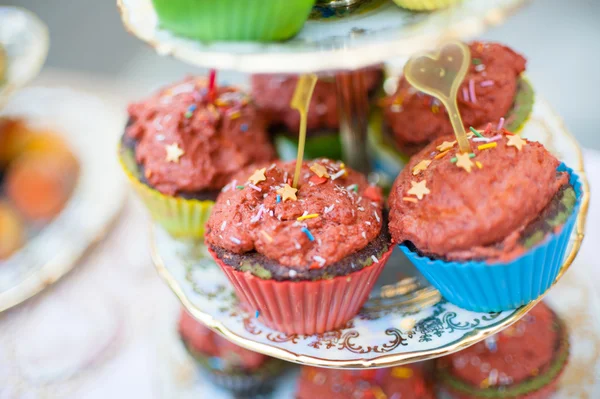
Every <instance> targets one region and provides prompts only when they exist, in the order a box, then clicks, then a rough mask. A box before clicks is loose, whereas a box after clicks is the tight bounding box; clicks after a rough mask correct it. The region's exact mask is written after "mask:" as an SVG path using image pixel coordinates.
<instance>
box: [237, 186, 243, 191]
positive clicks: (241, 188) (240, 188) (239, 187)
mask: <svg viewBox="0 0 600 399" xmlns="http://www.w3.org/2000/svg"><path fill="white" fill-rule="evenodd" d="M235 188H237V189H238V190H243V189H244V186H235Z"/></svg>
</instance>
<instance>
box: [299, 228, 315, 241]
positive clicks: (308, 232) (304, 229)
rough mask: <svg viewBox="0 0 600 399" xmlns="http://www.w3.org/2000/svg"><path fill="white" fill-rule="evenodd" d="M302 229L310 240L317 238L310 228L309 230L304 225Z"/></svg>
mask: <svg viewBox="0 0 600 399" xmlns="http://www.w3.org/2000/svg"><path fill="white" fill-rule="evenodd" d="M300 230H301V231H302V232H303V233H304V234H306V236H307V237H308V239H309V240H310V241H314V240H315V237H314V236H313V235H312V233H311V232H310V230H309V229H308V228H306V227H302V228H301V229H300Z"/></svg>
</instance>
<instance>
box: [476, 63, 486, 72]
mask: <svg viewBox="0 0 600 399" xmlns="http://www.w3.org/2000/svg"><path fill="white" fill-rule="evenodd" d="M475 70H476V71H477V72H483V71H485V65H483V64H479V65H476V66H475Z"/></svg>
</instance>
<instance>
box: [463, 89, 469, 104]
mask: <svg viewBox="0 0 600 399" xmlns="http://www.w3.org/2000/svg"><path fill="white" fill-rule="evenodd" d="M462 92H463V98H464V99H465V101H467V102H468V101H469V91H468V90H467V88H466V87H463V89H462Z"/></svg>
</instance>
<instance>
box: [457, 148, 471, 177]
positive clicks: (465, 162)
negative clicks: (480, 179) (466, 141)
mask: <svg viewBox="0 0 600 399" xmlns="http://www.w3.org/2000/svg"><path fill="white" fill-rule="evenodd" d="M471 155H473V156H475V154H467V153H462V154H457V155H456V158H457V161H456V166H458V167H459V168H463V169H464V170H466V171H467V172H468V173H471V169H472V168H473V161H471V159H470V158H473V157H472V156H471Z"/></svg>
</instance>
